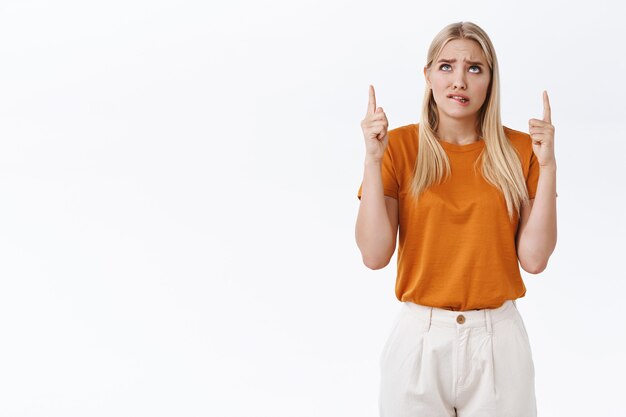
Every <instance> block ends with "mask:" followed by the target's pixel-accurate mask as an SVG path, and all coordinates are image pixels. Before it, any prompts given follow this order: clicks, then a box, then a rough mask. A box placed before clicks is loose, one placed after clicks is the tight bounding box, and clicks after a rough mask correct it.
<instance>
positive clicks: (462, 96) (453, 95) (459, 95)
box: [447, 94, 469, 101]
mask: <svg viewBox="0 0 626 417" xmlns="http://www.w3.org/2000/svg"><path fill="white" fill-rule="evenodd" d="M447 97H448V98H452V97H461V98H464V99H465V100H467V101H469V97H468V96H464V95H463V94H448V96H447Z"/></svg>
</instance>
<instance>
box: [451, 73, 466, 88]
mask: <svg viewBox="0 0 626 417" xmlns="http://www.w3.org/2000/svg"><path fill="white" fill-rule="evenodd" d="M460 88H463V89H465V88H467V86H466V85H465V74H464V73H463V72H461V73H460V75H457V76H456V77H455V78H454V90H457V89H460Z"/></svg>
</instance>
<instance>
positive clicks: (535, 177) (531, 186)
mask: <svg viewBox="0 0 626 417" xmlns="http://www.w3.org/2000/svg"><path fill="white" fill-rule="evenodd" d="M529 142H530V145H529V146H530V148H531V149H530V166H529V168H528V175H527V176H526V188H527V189H528V198H529V199H531V200H532V199H533V198H535V194H536V193H537V184H538V183H539V161H538V160H537V157H536V156H535V152H534V151H533V149H532V146H533V145H532V139H530V140H529Z"/></svg>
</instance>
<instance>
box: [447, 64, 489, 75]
mask: <svg viewBox="0 0 626 417" xmlns="http://www.w3.org/2000/svg"><path fill="white" fill-rule="evenodd" d="M449 66H450V64H442V65H441V66H440V67H439V69H442V68H443V67H449ZM470 68H476V69H478V71H476V72H475V74H477V73H479V72H480V71H481V70H480V67H479V66H478V65H472V66H471V67H470Z"/></svg>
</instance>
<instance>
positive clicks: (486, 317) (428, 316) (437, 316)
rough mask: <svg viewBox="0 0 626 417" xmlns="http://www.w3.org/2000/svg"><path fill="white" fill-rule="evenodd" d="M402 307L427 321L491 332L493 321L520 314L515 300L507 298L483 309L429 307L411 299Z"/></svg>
mask: <svg viewBox="0 0 626 417" xmlns="http://www.w3.org/2000/svg"><path fill="white" fill-rule="evenodd" d="M402 304H403V306H402V308H403V309H405V310H406V311H407V312H409V314H412V315H415V316H417V317H418V319H421V320H422V321H424V322H427V327H428V328H430V324H431V323H435V324H437V325H438V326H446V327H461V326H462V327H483V326H485V327H487V328H488V329H489V331H490V332H491V329H492V325H493V323H496V322H498V321H500V320H504V319H507V318H512V317H514V316H516V315H518V314H519V311H518V310H517V303H516V302H515V300H506V301H505V302H504V303H503V304H502V305H501V306H500V307H497V308H483V309H481V310H466V311H454V310H446V309H443V308H437V307H429V306H424V305H421V304H415V303H413V302H411V301H403V302H402Z"/></svg>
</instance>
